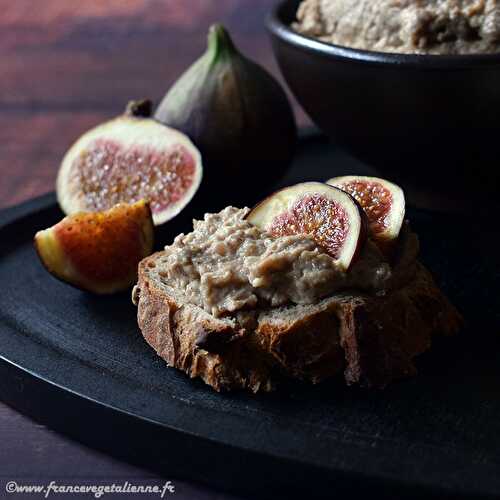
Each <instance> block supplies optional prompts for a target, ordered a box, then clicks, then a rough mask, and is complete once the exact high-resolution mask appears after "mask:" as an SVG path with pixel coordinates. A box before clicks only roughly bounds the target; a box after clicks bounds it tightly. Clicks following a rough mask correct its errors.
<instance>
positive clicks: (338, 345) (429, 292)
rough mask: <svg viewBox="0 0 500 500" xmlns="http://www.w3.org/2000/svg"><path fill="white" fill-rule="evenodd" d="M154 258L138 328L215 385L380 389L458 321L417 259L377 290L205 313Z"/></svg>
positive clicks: (138, 296)
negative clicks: (326, 384) (286, 382)
mask: <svg viewBox="0 0 500 500" xmlns="http://www.w3.org/2000/svg"><path fill="white" fill-rule="evenodd" d="M161 256H162V252H158V253H156V254H153V255H152V256H150V257H148V258H146V259H144V260H143V261H142V262H141V264H140V265H139V280H138V284H137V286H136V287H135V288H134V292H133V300H134V303H136V304H137V305H138V323H139V327H140V328H141V330H142V334H143V335H144V337H145V339H146V341H147V342H148V343H149V344H150V345H151V347H153V349H154V350H155V351H156V352H157V353H158V355H159V356H161V357H162V358H163V359H164V360H165V361H166V362H167V363H168V365H169V366H171V367H175V368H178V369H180V370H183V371H184V372H186V373H187V374H188V375H189V376H190V377H200V378H202V379H203V380H204V381H205V382H206V383H207V384H209V385H211V386H212V387H213V388H214V389H216V390H218V391H221V390H230V389H250V390H252V391H254V392H257V391H259V390H263V391H269V390H272V389H273V388H274V387H275V385H276V384H277V383H278V382H279V380H280V379H281V378H283V377H284V376H288V377H293V378H297V379H302V380H309V381H311V382H313V383H317V382H320V381H322V380H324V379H326V378H329V377H331V376H333V375H336V374H343V377H344V379H345V381H346V383H347V384H349V385H350V384H360V385H362V386H368V387H384V386H385V385H387V384H388V383H389V382H391V381H392V380H395V379H398V378H402V377H406V376H409V375H413V374H415V373H416V368H415V365H414V358H415V356H417V355H418V354H420V353H422V352H424V351H426V350H427V349H428V348H429V347H430V345H431V338H432V336H433V335H435V334H441V335H450V334H453V333H455V332H456V331H457V330H458V329H459V328H460V325H461V321H462V320H461V317H460V315H459V314H458V312H457V311H456V309H455V308H454V307H453V306H452V305H451V304H450V302H449V301H448V300H447V299H446V297H445V296H444V295H443V294H442V292H441V291H440V290H439V288H438V287H437V286H436V284H435V283H434V280H433V279H432V276H431V275H430V273H429V272H428V271H427V270H426V269H425V267H424V266H423V265H421V264H420V263H417V264H416V269H415V273H414V275H413V278H412V279H411V280H410V281H409V282H407V283H405V284H403V285H402V286H401V287H399V288H397V289H395V290H391V291H388V292H387V293H385V294H384V295H376V294H373V295H369V294H361V293H357V292H352V293H347V292H346V293H342V294H336V295H333V296H330V297H328V298H325V299H323V300H321V301H320V302H319V303H317V304H313V305H291V306H288V307H280V308H272V309H267V310H264V309H263V310H253V311H247V312H240V313H238V314H236V315H234V316H231V317H225V318H215V317H214V316H211V315H210V314H209V313H207V312H206V311H205V310H203V309H201V308H200V307H197V306H194V305H192V304H189V303H186V301H185V300H184V298H183V295H182V291H180V290H173V289H172V288H170V287H169V286H168V284H166V282H165V280H162V277H161V273H162V270H161V263H160V260H161Z"/></svg>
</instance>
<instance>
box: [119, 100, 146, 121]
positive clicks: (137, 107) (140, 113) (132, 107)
mask: <svg viewBox="0 0 500 500" xmlns="http://www.w3.org/2000/svg"><path fill="white" fill-rule="evenodd" d="M152 111H153V103H152V102H151V100H150V99H141V100H140V101H129V102H128V104H127V107H126V108H125V114H126V115H127V116H136V117H140V118H149V117H150V116H151V113H152Z"/></svg>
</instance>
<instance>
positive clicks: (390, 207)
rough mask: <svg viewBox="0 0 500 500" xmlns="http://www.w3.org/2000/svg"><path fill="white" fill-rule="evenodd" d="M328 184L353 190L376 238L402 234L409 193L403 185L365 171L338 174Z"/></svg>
mask: <svg viewBox="0 0 500 500" xmlns="http://www.w3.org/2000/svg"><path fill="white" fill-rule="evenodd" d="M327 184H330V185H332V186H335V187H338V188H339V189H342V190H343V191H345V192H346V193H349V194H350V195H351V196H352V197H353V198H355V200H356V201H357V202H358V203H359V204H360V205H361V207H362V208H363V210H364V211H365V213H366V215H367V217H368V225H369V230H370V234H371V236H372V237H373V239H374V240H378V241H391V240H394V239H395V238H397V237H398V235H399V232H400V230H401V226H402V224H403V221H404V217H405V196H404V193H403V190H402V189H401V188H400V187H399V186H397V185H396V184H393V183H392V182H389V181H386V180H385V179H380V178H378V177H367V176H361V175H346V176H343V177H334V178H333V179H330V180H328V181H327Z"/></svg>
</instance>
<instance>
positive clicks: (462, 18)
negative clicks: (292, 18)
mask: <svg viewBox="0 0 500 500" xmlns="http://www.w3.org/2000/svg"><path fill="white" fill-rule="evenodd" d="M294 28H295V29H296V30H297V31H298V32H300V33H302V34H304V35H307V36H311V37H314V38H318V39H319V40H322V41H325V42H330V43H334V44H336V45H343V46H346V47H353V48H357V49H364V50H374V51H381V52H400V53H417V54H474V53H477V54H479V53H497V52H500V0H304V1H303V2H302V4H301V5H300V7H299V9H298V11H297V23H295V24H294Z"/></svg>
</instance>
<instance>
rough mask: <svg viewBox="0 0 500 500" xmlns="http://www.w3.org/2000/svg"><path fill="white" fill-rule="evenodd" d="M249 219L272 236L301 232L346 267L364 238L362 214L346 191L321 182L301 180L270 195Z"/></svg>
mask: <svg viewBox="0 0 500 500" xmlns="http://www.w3.org/2000/svg"><path fill="white" fill-rule="evenodd" d="M248 221H249V222H250V223H252V224H254V225H255V226H257V227H259V228H260V229H263V230H265V231H267V232H269V233H271V234H273V235H275V236H285V235H292V234H303V235H308V236H310V237H311V238H312V239H313V240H314V241H315V242H316V243H318V245H320V246H321V247H323V248H324V249H325V250H326V251H327V252H328V253H329V254H330V255H331V256H332V257H333V258H335V259H336V260H337V261H338V264H339V266H340V267H342V268H343V269H348V268H349V266H350V265H351V262H352V260H353V259H354V258H355V257H356V255H357V254H358V252H359V250H360V249H361V247H362V245H363V243H364V241H365V239H366V223H365V215H364V214H363V211H362V209H361V208H360V207H359V205H358V204H357V202H356V201H355V200H354V199H353V198H352V197H351V196H350V195H349V194H347V193H345V192H343V191H341V190H340V189H337V188H334V187H332V186H329V185H327V184H323V183H322V182H303V183H301V184H296V185H294V186H290V187H287V188H285V189H282V190H280V191H277V192H276V193H274V194H272V195H271V196H269V197H268V198H266V199H265V200H264V201H262V202H261V203H259V204H258V205H257V206H256V207H255V208H254V209H253V210H252V211H251V212H250V213H249V214H248Z"/></svg>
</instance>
